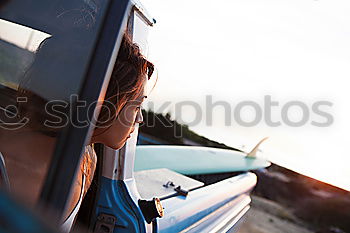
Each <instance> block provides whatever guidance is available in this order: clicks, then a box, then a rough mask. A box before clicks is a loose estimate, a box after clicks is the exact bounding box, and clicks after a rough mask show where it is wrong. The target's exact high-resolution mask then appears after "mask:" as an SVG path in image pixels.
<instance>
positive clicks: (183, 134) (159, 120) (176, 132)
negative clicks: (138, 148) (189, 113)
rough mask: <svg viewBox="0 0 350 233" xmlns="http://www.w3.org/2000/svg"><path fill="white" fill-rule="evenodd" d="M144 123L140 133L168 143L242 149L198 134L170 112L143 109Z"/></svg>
mask: <svg viewBox="0 0 350 233" xmlns="http://www.w3.org/2000/svg"><path fill="white" fill-rule="evenodd" d="M142 114H143V121H144V123H143V124H142V125H141V126H140V131H139V132H140V133H141V134H146V135H150V136H151V137H153V138H157V139H159V140H160V141H162V143H161V144H167V145H192V146H194V145H200V146H207V147H215V148H222V149H230V150H236V151H240V150H239V149H236V148H233V147H230V146H227V145H225V144H223V143H219V142H216V141H214V140H210V139H208V138H206V137H204V136H201V135H198V134H197V133H195V132H193V131H192V130H190V129H189V128H188V126H187V125H182V124H179V123H178V122H177V121H174V120H171V116H170V115H169V114H166V115H163V114H160V113H154V112H152V111H146V110H142Z"/></svg>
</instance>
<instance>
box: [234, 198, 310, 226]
mask: <svg viewBox="0 0 350 233" xmlns="http://www.w3.org/2000/svg"><path fill="white" fill-rule="evenodd" d="M312 232H313V231H310V230H309V229H307V228H306V227H305V226H303V223H302V222H301V221H300V220H298V219H297V218H296V217H295V216H294V215H293V214H292V213H291V211H289V210H288V209H286V208H284V207H282V206H280V205H278V204H277V203H275V202H272V201H269V200H266V199H263V198H260V197H254V196H253V197H252V205H251V208H250V210H249V211H248V213H247V217H246V219H245V221H244V223H243V224H242V226H241V228H240V229H239V231H238V233H312Z"/></svg>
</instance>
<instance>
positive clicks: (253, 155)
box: [246, 137, 269, 158]
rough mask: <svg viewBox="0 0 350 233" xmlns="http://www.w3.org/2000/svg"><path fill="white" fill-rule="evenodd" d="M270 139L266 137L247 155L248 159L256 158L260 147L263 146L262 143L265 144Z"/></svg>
mask: <svg viewBox="0 0 350 233" xmlns="http://www.w3.org/2000/svg"><path fill="white" fill-rule="evenodd" d="M268 138H269V137H265V138H263V139H262V140H261V141H260V142H259V143H258V144H257V145H256V146H255V147H254V148H253V150H251V151H250V152H249V153H246V154H247V155H246V157H247V158H256V153H257V152H258V150H259V146H260V145H261V143H263V142H264V141H265V140H267V139H268Z"/></svg>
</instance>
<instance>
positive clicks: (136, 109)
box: [92, 95, 146, 149]
mask: <svg viewBox="0 0 350 233" xmlns="http://www.w3.org/2000/svg"><path fill="white" fill-rule="evenodd" d="M144 98H146V96H144V95H142V96H140V97H138V98H137V99H136V100H132V101H129V102H127V103H126V104H125V105H124V107H123V108H122V109H121V110H120V112H119V113H118V115H117V116H116V118H115V120H114V121H113V122H112V124H111V125H110V126H108V127H102V128H97V129H95V131H94V136H93V140H92V141H93V142H95V143H102V144H104V145H106V146H108V147H110V148H113V149H119V148H121V147H123V146H124V144H125V142H126V140H127V139H128V138H130V134H131V133H132V132H133V131H134V129H135V124H136V123H141V122H142V121H143V118H142V112H141V104H142V101H143V99H144Z"/></svg>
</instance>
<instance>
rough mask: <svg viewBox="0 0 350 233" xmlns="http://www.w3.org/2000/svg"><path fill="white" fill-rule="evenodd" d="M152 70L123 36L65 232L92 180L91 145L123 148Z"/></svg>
mask: <svg viewBox="0 0 350 233" xmlns="http://www.w3.org/2000/svg"><path fill="white" fill-rule="evenodd" d="M153 70H154V66H153V64H152V63H150V62H149V61H147V60H146V59H145V58H144V56H143V55H142V54H141V51H140V49H139V47H138V46H137V45H136V44H134V43H132V42H131V40H130V38H129V37H128V36H127V35H125V36H124V37H123V40H122V43H121V46H120V48H119V53H118V56H117V60H116V63H115V66H114V69H113V72H112V76H111V80H110V83H109V85H108V88H107V92H106V96H105V100H104V102H103V104H102V107H101V112H100V114H99V118H98V121H97V123H96V127H95V129H94V133H93V135H92V138H91V141H90V145H89V146H87V147H86V148H85V153H84V157H83V160H82V163H81V169H80V171H79V174H78V175H77V180H76V185H75V188H74V191H73V195H72V199H71V201H70V204H69V208H68V211H67V213H70V214H69V215H68V216H67V218H66V220H65V222H64V224H63V229H64V230H65V231H68V229H69V228H70V227H71V225H72V224H73V222H74V217H75V215H76V213H77V210H78V209H79V207H80V204H81V201H82V198H83V196H84V195H85V193H86V192H87V190H88V189H89V187H90V185H91V182H92V179H93V175H94V171H95V167H96V160H97V159H96V154H95V152H94V150H93V149H92V147H91V145H92V144H94V143H102V144H104V145H105V146H108V147H110V148H113V149H120V148H121V147H123V145H124V144H125V142H126V141H127V139H128V138H130V135H131V133H132V132H133V131H134V127H135V124H136V123H141V122H142V120H143V118H142V113H141V104H142V102H143V100H144V99H145V98H147V96H145V95H144V89H145V84H146V81H147V79H149V78H150V77H151V75H152V73H153Z"/></svg>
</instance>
